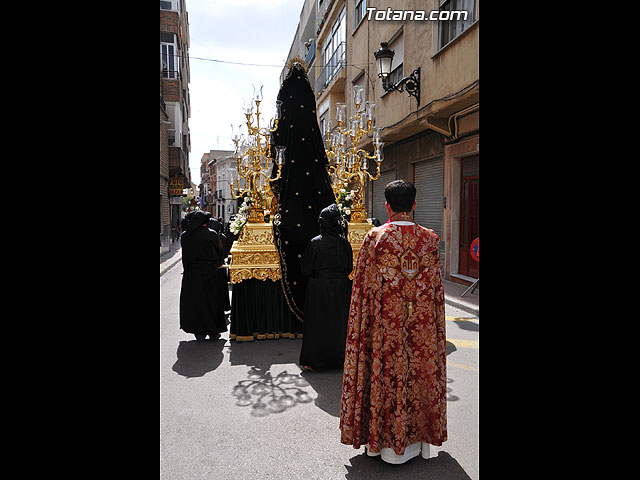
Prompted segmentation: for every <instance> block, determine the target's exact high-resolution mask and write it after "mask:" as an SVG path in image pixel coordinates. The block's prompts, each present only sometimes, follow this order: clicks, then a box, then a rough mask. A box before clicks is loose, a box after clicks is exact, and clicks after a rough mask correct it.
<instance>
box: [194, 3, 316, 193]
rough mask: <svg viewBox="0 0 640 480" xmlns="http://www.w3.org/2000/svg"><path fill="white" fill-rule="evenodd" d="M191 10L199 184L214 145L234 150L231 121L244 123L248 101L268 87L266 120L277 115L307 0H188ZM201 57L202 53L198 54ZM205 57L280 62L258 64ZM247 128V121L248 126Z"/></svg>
mask: <svg viewBox="0 0 640 480" xmlns="http://www.w3.org/2000/svg"><path fill="white" fill-rule="evenodd" d="M185 3H186V8H187V12H188V14H189V34H190V47H189V56H190V57H191V59H190V72H191V80H190V82H189V93H190V96H191V118H190V119H189V130H190V134H191V152H190V154H189V166H190V169H191V178H192V181H193V183H194V184H196V185H197V184H198V183H199V181H200V160H201V158H202V155H203V154H204V153H207V152H208V151H209V150H232V149H233V142H232V141H231V123H233V124H234V125H235V126H236V127H237V125H239V124H240V123H242V124H243V125H244V121H245V117H244V115H243V113H242V107H243V105H244V102H248V101H249V100H250V99H251V98H252V96H253V91H254V87H255V88H256V89H259V88H260V86H261V85H264V87H263V90H262V92H263V97H264V98H263V101H262V103H261V104H260V110H261V114H262V115H261V125H263V122H264V124H265V125H266V123H267V122H268V121H269V120H270V119H271V117H273V115H274V113H275V101H276V98H277V96H278V90H279V88H280V73H281V71H282V66H284V64H285V61H286V58H287V55H288V53H289V49H290V48H291V43H292V41H293V37H294V35H295V32H296V28H297V26H298V21H299V20H300V12H301V10H302V6H303V4H304V0H186V2H185ZM195 57H197V58H195ZM198 58H201V59H215V60H224V61H229V62H241V63H254V64H261V65H264V64H266V65H278V66H279V67H258V66H248V65H234V64H228V63H219V62H213V61H207V60H199V59H198ZM245 130H246V127H245Z"/></svg>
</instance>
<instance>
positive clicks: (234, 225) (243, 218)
mask: <svg viewBox="0 0 640 480" xmlns="http://www.w3.org/2000/svg"><path fill="white" fill-rule="evenodd" d="M252 203H253V200H252V199H251V197H250V196H249V195H247V196H246V197H245V199H244V201H243V202H242V205H241V206H240V208H239V209H238V213H237V214H236V218H235V219H234V220H233V222H231V224H230V225H229V230H231V233H233V234H234V235H238V234H239V233H240V232H241V231H242V227H244V226H245V224H246V223H247V220H249V210H251V204H252Z"/></svg>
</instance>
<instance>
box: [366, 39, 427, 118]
mask: <svg viewBox="0 0 640 480" xmlns="http://www.w3.org/2000/svg"><path fill="white" fill-rule="evenodd" d="M387 45H389V44H388V43H387V42H381V43H380V47H381V48H380V49H379V50H376V51H375V52H373V55H374V56H375V57H376V63H377V64H378V77H380V78H382V88H384V91H385V92H392V91H393V90H398V91H399V92H404V91H405V90H406V92H407V93H408V94H409V96H410V97H414V98H415V99H416V100H417V101H418V105H420V67H417V68H416V69H415V70H414V71H413V72H411V75H409V76H408V77H404V78H403V79H402V80H400V81H399V82H398V83H393V82H390V81H389V74H390V73H391V60H393V56H394V55H395V52H394V51H393V50H390V49H389V48H387Z"/></svg>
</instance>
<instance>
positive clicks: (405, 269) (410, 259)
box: [400, 250, 420, 281]
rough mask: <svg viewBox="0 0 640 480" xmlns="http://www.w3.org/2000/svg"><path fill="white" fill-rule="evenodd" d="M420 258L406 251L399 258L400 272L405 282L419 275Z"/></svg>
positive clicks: (410, 251)
mask: <svg viewBox="0 0 640 480" xmlns="http://www.w3.org/2000/svg"><path fill="white" fill-rule="evenodd" d="M419 266H420V258H419V257H418V256H417V255H416V254H415V253H414V252H413V250H407V251H406V252H404V253H403V254H402V256H401V257H400V271H401V272H402V275H403V276H404V278H406V279H407V280H409V281H411V280H413V279H414V277H415V276H416V275H418V273H419V270H418V268H419Z"/></svg>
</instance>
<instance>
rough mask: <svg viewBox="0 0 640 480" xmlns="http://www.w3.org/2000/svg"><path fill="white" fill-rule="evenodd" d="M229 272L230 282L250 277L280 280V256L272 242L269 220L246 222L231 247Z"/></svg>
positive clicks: (238, 281)
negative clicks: (266, 221)
mask: <svg viewBox="0 0 640 480" xmlns="http://www.w3.org/2000/svg"><path fill="white" fill-rule="evenodd" d="M229 274H230V277H231V283H240V282H242V281H243V280H248V279H250V278H257V279H258V280H267V279H269V280H272V281H274V282H275V281H277V280H280V277H281V272H280V257H279V255H278V250H277V249H276V246H275V244H274V242H273V227H272V224H271V222H269V223H264V222H262V223H251V222H248V223H247V224H246V225H245V226H244V227H243V229H242V232H241V233H240V236H239V237H238V239H237V240H236V241H235V242H233V245H232V247H231V264H230V266H229Z"/></svg>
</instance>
